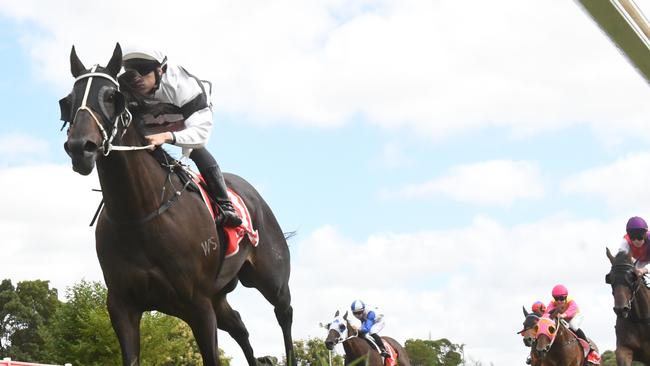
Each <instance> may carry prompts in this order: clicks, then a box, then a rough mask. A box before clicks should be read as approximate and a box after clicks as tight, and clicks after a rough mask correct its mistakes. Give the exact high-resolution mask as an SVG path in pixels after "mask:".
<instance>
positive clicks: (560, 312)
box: [544, 285, 600, 364]
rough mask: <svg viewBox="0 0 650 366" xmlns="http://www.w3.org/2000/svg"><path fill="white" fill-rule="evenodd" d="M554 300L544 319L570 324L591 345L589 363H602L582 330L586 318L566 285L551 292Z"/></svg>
mask: <svg viewBox="0 0 650 366" xmlns="http://www.w3.org/2000/svg"><path fill="white" fill-rule="evenodd" d="M551 295H553V300H551V302H550V303H549V304H548V306H547V307H546V312H544V317H549V318H551V317H553V318H559V319H564V320H566V321H567V322H568V323H569V328H571V330H572V331H573V332H574V333H575V334H576V336H578V337H579V338H580V339H582V340H584V341H585V342H587V343H588V344H589V354H588V355H587V361H589V362H592V363H595V364H598V363H600V356H599V355H598V353H597V352H596V351H595V350H594V349H593V347H592V346H591V342H589V339H588V338H587V336H586V335H585V332H584V331H583V330H582V329H581V328H580V325H582V321H583V320H584V316H583V315H582V313H581V312H580V309H579V308H578V304H577V303H576V302H575V300H573V299H572V298H570V297H569V290H567V288H566V287H565V286H564V285H556V286H555V287H553V291H552V292H551Z"/></svg>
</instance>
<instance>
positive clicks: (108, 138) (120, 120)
mask: <svg viewBox="0 0 650 366" xmlns="http://www.w3.org/2000/svg"><path fill="white" fill-rule="evenodd" d="M98 67H99V65H94V66H93V67H92V69H91V70H90V72H89V73H87V74H83V75H80V76H78V77H77V78H76V79H75V84H76V83H77V82H79V81H81V80H84V79H88V82H87V84H86V89H85V91H84V96H83V99H82V101H81V105H80V106H79V108H77V110H76V111H75V114H74V117H73V118H72V122H70V125H71V126H72V125H73V124H74V121H75V120H76V118H77V115H78V114H79V112H80V111H86V112H88V113H89V114H90V116H91V117H92V119H93V121H95V124H96V125H97V127H99V130H100V132H101V134H102V143H101V147H100V148H99V149H101V150H102V153H103V155H104V156H108V154H110V153H111V151H136V150H153V149H154V148H155V147H156V146H155V145H153V144H150V145H146V146H124V145H114V144H113V140H114V139H115V136H117V131H118V129H119V127H120V126H121V127H122V134H121V135H120V139H121V138H122V137H124V135H125V134H126V131H127V129H128V127H129V126H130V124H131V121H132V120H133V116H132V115H131V112H130V111H129V109H128V108H126V107H125V108H124V111H123V112H122V113H120V114H118V115H116V116H115V120H114V121H113V128H112V129H111V131H110V135H109V134H108V132H107V131H106V129H105V128H104V125H103V124H102V123H101V122H100V121H99V119H98V118H97V116H95V113H93V111H92V110H91V109H90V108H89V107H88V106H87V104H86V103H87V102H88V95H89V94H90V89H91V84H92V82H93V78H95V77H98V78H104V79H106V80H109V81H110V82H111V83H112V84H113V85H115V87H116V88H117V91H118V92H120V84H119V83H118V82H117V80H115V79H114V78H113V77H111V76H110V75H108V74H106V73H103V72H97V68H98ZM63 126H64V127H65V123H64V125H63ZM167 167H168V168H169V171H168V172H167V178H166V179H165V182H166V183H165V185H166V184H167V182H169V183H170V184H172V181H171V174H173V171H174V170H173V168H174V167H173V165H169V164H167ZM190 183H191V180H188V181H186V182H185V184H184V185H183V187H182V188H181V189H176V190H175V192H173V194H172V195H171V197H170V198H169V199H167V201H165V202H163V203H162V204H161V205H160V207H158V208H157V209H156V210H154V211H152V212H150V213H149V214H147V215H145V216H144V217H143V218H140V219H137V220H132V221H116V220H114V219H111V218H110V217H108V216H106V217H107V219H108V220H109V221H111V222H113V223H114V224H119V225H122V226H136V225H142V224H144V223H146V222H148V221H150V220H152V219H153V218H155V217H157V216H160V215H162V214H163V213H164V212H165V211H167V210H168V209H169V208H170V207H171V206H172V205H174V203H176V202H177V201H178V199H179V198H180V196H181V194H182V193H183V192H184V191H185V190H186V189H187V188H188V186H189V185H190ZM165 185H163V190H162V193H161V197H162V196H164V194H165ZM172 187H173V184H172ZM103 203H104V201H103V200H102V202H101V203H100V204H99V207H98V208H97V211H96V212H95V216H94V217H93V219H92V221H91V222H90V226H92V225H93V224H94V222H95V220H96V219H97V217H98V215H99V212H100V211H101V209H102V206H103Z"/></svg>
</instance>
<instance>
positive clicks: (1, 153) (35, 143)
mask: <svg viewBox="0 0 650 366" xmlns="http://www.w3.org/2000/svg"><path fill="white" fill-rule="evenodd" d="M47 150H48V143H47V142H46V141H45V140H41V139H38V138H36V137H34V136H29V135H25V134H19V133H12V134H7V135H0V157H1V158H0V159H1V160H0V161H2V162H11V161H16V160H17V159H18V160H21V161H25V160H28V159H38V158H42V157H44V156H45V155H46V153H47Z"/></svg>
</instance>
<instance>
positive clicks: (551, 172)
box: [0, 0, 650, 366]
mask: <svg viewBox="0 0 650 366" xmlns="http://www.w3.org/2000/svg"><path fill="white" fill-rule="evenodd" d="M637 3H638V4H639V5H640V6H641V7H642V8H644V9H645V8H646V7H648V6H650V0H643V1H641V0H637ZM647 12H648V11H646V13H647ZM116 42H120V44H122V45H123V46H128V45H144V44H146V45H150V46H152V47H157V48H159V49H161V50H163V51H164V52H165V53H166V54H167V55H168V57H169V60H170V62H176V63H180V64H182V65H183V66H185V67H186V68H187V69H189V70H190V72H192V73H193V74H195V75H198V76H200V77H201V78H204V79H209V80H211V81H212V82H213V85H214V92H213V98H214V103H215V110H214V120H215V128H214V131H213V134H212V137H211V139H210V142H209V144H208V148H209V149H210V151H211V152H212V153H213V154H214V155H215V157H216V159H217V161H218V162H219V164H220V165H221V168H222V170H224V171H228V172H233V173H236V174H238V175H240V176H242V177H244V178H245V179H247V180H248V181H249V182H251V183H252V184H253V185H254V186H255V187H256V188H257V189H258V190H259V191H260V192H261V194H262V195H263V197H264V199H265V200H266V201H267V202H268V203H269V205H270V206H271V208H272V209H273V211H274V213H275V215H276V217H277V218H278V221H279V222H280V225H281V226H282V228H283V230H284V231H287V232H288V231H297V235H296V236H295V237H293V238H291V239H290V240H289V247H290V251H291V268H292V272H291V282H290V286H291V291H292V297H293V301H292V303H293V307H294V326H293V334H294V338H296V339H305V338H308V337H318V338H323V339H324V337H325V335H326V331H325V330H324V329H322V328H319V326H318V324H319V322H323V323H325V322H328V321H330V320H331V319H332V318H333V315H334V313H335V311H336V310H338V309H341V310H346V309H348V308H349V306H350V304H351V302H352V301H353V300H354V299H357V298H358V299H362V300H363V301H365V302H366V303H368V304H371V305H373V306H378V307H380V308H381V309H382V310H383V312H384V313H385V318H386V327H385V328H384V330H383V331H382V334H384V335H388V336H392V337H394V338H396V339H397V340H399V341H401V342H404V341H405V340H407V339H409V338H419V339H429V338H431V339H438V338H443V337H444V338H448V339H449V340H451V341H452V342H454V343H458V344H464V345H465V358H466V359H467V360H471V361H480V362H482V363H483V364H484V365H490V364H494V365H513V364H521V363H522V362H523V361H524V360H525V358H526V354H527V351H528V349H527V348H525V347H524V346H523V344H522V342H521V339H520V336H519V335H517V334H515V333H516V332H517V331H518V330H520V329H521V323H522V321H523V315H522V312H521V307H522V305H525V306H530V305H531V304H532V303H533V302H534V301H536V300H543V301H545V302H546V301H549V300H550V299H551V296H550V292H551V288H552V287H553V286H554V285H555V284H558V283H562V284H565V285H566V286H567V287H568V288H569V291H570V295H572V296H573V297H574V298H575V300H576V302H577V303H578V304H579V306H580V308H581V310H582V311H583V313H584V314H585V322H584V324H583V329H584V331H585V333H586V334H587V335H588V336H589V337H590V338H592V339H593V340H594V341H595V342H596V343H597V344H598V346H599V348H600V349H601V350H608V349H609V350H613V349H614V347H615V335H614V322H615V315H614V313H613V311H612V307H613V298H612V296H611V289H610V288H609V287H608V285H606V284H605V283H604V275H605V273H607V272H608V271H609V262H608V260H607V258H606V256H605V248H606V247H609V248H611V249H612V250H616V249H617V248H618V246H619V243H620V241H621V237H622V235H623V234H624V226H625V222H626V221H627V219H628V218H629V217H630V216H635V215H639V216H642V217H646V218H648V216H650V215H649V214H650V211H649V210H650V191H649V190H648V189H647V187H648V186H649V184H650V170H649V169H647V167H648V165H649V164H650V134H649V133H647V129H646V127H647V122H648V116H650V103H648V102H647V101H648V100H649V98H650V89H649V88H648V85H647V83H646V82H645V81H644V79H643V78H642V77H641V76H640V75H639V74H638V73H637V72H636V70H635V69H634V68H633V67H632V66H631V65H630V64H629V63H628V62H627V60H626V59H625V57H624V56H623V55H622V54H621V53H620V52H619V51H618V50H617V49H616V47H615V46H614V45H613V44H612V43H611V42H610V41H609V39H608V38H607V37H606V36H605V35H604V34H603V33H602V32H601V31H600V29H599V28H598V27H597V26H596V25H595V23H594V22H593V21H592V20H591V19H590V18H589V17H588V15H587V14H586V13H584V12H583V11H582V9H581V8H580V7H579V6H578V5H577V4H576V3H575V2H573V1H569V0H548V1H543V2H539V1H538V2H531V1H526V2H524V1H516V0H499V1H490V2H485V1H471V2H459V1H452V0H447V1H441V0H428V1H424V0H420V1H415V0H381V1H370V0H346V1H343V0H321V1H316V0H313V1H309V0H308V1H304V0H300V1H295V0H294V1H288V0H280V1H262V0H245V1H210V2H208V1H199V0H195V1H185V2H183V5H182V6H179V5H178V2H173V1H156V2H153V1H138V2H132V1H128V2H127V1H126V0H116V1H112V2H105V1H104V2H100V1H81V0H68V1H64V2H45V1H37V0H0V54H1V55H2V57H0V68H1V69H2V70H4V71H5V73H4V74H3V76H2V78H0V106H1V107H2V111H3V113H1V114H0V187H1V188H2V189H0V202H2V205H1V206H0V207H1V208H0V237H2V238H3V239H2V262H3V263H2V265H1V266H0V278H3V279H4V278H10V279H11V280H12V281H13V282H14V283H16V282H18V281H22V280H35V279H47V280H50V283H51V286H53V287H55V288H57V289H59V294H60V297H61V298H62V299H63V298H64V296H65V289H66V288H67V287H69V286H71V285H73V284H75V283H78V282H79V281H81V280H82V279H85V280H88V281H103V279H102V274H101V270H100V267H99V263H98V261H97V258H96V255H95V251H94V228H92V227H89V226H88V223H89V222H90V220H91V218H92V215H93V214H94V212H95V209H96V207H97V205H98V203H99V201H100V194H99V193H97V192H93V191H92V189H93V188H98V187H99V183H98V179H97V176H96V174H94V173H93V174H91V175H90V176H86V177H84V176H80V175H78V174H77V173H74V172H73V171H72V169H71V163H70V161H69V158H68V156H67V155H66V154H65V152H64V150H63V148H62V145H63V142H64V141H65V138H66V136H65V132H61V131H59V129H60V127H61V122H60V121H59V110H58V100H59V99H60V98H62V97H63V96H65V95H67V93H68V92H69V91H70V89H71V87H72V82H73V78H72V77H71V75H70V71H69V70H70V65H69V54H70V48H71V46H72V45H75V47H76V50H77V53H78V55H79V57H80V58H81V60H82V61H83V62H84V63H85V64H86V65H92V64H95V63H98V64H102V65H105V64H106V63H107V62H108V60H109V58H110V56H111V54H112V51H113V48H114V47H115V43H116ZM170 151H172V152H176V153H178V151H177V150H174V149H171V150H170ZM229 299H230V303H231V304H232V306H233V308H235V309H237V310H238V311H239V312H240V313H241V315H242V318H243V320H244V322H245V323H246V325H247V327H248V329H249V332H250V334H251V336H250V340H251V344H252V346H253V348H254V349H255V353H256V355H257V356H262V355H274V356H281V355H282V352H283V345H282V341H281V332H280V328H279V327H278V326H277V325H276V323H275V317H274V315H273V309H272V308H271V306H270V305H269V304H268V303H267V302H266V301H265V300H264V298H263V297H262V296H261V295H260V294H259V293H257V292H256V291H255V290H250V289H245V288H243V287H242V286H240V287H239V288H237V289H236V290H235V292H234V293H233V294H231V295H230V296H229ZM219 345H220V346H221V347H222V348H223V349H224V351H225V352H226V354H227V355H228V356H231V357H233V365H235V366H240V365H245V363H244V362H245V360H244V357H243V354H242V353H241V351H240V349H239V348H238V346H237V345H236V343H235V342H234V341H233V340H232V339H230V338H229V336H228V335H227V334H225V333H222V332H220V333H219ZM338 351H339V352H341V351H342V350H341V349H339V350H338Z"/></svg>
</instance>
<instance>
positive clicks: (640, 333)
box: [605, 249, 650, 366]
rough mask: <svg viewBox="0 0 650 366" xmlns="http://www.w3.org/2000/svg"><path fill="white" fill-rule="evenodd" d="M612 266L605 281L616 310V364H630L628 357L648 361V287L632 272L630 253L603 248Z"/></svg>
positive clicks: (649, 308)
mask: <svg viewBox="0 0 650 366" xmlns="http://www.w3.org/2000/svg"><path fill="white" fill-rule="evenodd" d="M607 258H609V261H610V262H611V264H612V268H611V270H610V271H609V273H608V274H607V275H606V276H605V282H606V283H608V284H610V285H611V286H612V293H613V294H614V312H615V313H616V364H617V365H618V366H630V365H631V364H632V361H641V362H643V363H645V364H646V365H650V291H649V290H648V289H647V288H646V286H645V285H644V281H643V278H641V277H639V276H637V275H636V272H635V270H634V264H633V263H632V257H631V256H630V255H629V254H626V253H624V252H619V253H618V254H616V257H614V256H612V253H611V252H610V251H609V249H607Z"/></svg>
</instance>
